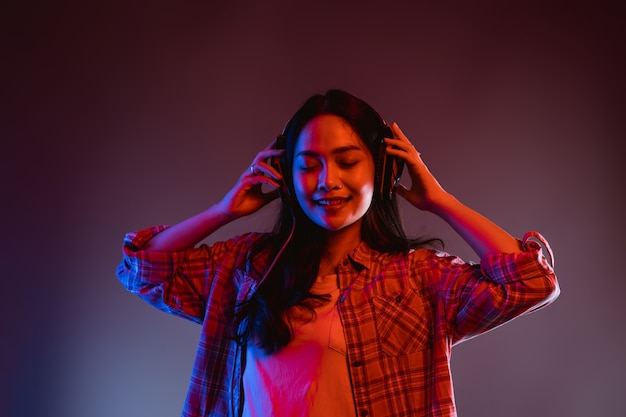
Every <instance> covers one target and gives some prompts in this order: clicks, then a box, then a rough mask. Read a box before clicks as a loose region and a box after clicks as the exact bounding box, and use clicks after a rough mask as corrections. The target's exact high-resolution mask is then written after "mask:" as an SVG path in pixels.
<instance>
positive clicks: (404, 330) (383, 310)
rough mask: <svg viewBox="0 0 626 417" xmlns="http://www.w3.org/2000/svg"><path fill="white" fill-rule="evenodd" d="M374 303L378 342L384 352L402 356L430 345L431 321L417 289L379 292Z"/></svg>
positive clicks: (424, 302)
mask: <svg viewBox="0 0 626 417" xmlns="http://www.w3.org/2000/svg"><path fill="white" fill-rule="evenodd" d="M373 305H374V317H375V324H376V332H377V333H378V341H379V343H380V346H381V349H382V351H383V352H384V353H385V354H387V355H389V356H398V355H404V354H409V353H413V352H418V351H420V350H424V349H426V348H428V347H429V346H430V343H431V327H432V320H431V315H430V312H429V309H428V307H427V304H426V300H424V297H423V296H422V295H421V294H420V292H419V290H417V289H414V288H411V289H406V290H400V291H396V292H393V293H390V294H385V295H378V296H375V297H374V298H373Z"/></svg>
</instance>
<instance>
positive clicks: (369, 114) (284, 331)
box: [234, 90, 443, 354]
mask: <svg viewBox="0 0 626 417" xmlns="http://www.w3.org/2000/svg"><path fill="white" fill-rule="evenodd" d="M322 114H332V115H336V116H339V117H341V118H343V119H344V120H346V121H347V122H348V123H349V124H350V126H351V127H352V128H353V129H354V131H355V132H356V133H357V134H358V135H359V137H360V138H361V140H362V141H363V142H364V143H365V144H366V145H367V147H368V148H369V150H370V152H371V154H372V156H373V157H374V161H377V160H378V157H379V153H380V152H381V151H382V147H381V146H380V140H381V132H382V130H383V127H384V126H385V122H384V120H383V119H382V118H381V117H380V115H379V114H378V113H377V112H376V111H375V110H374V109H373V108H372V107H371V106H370V105H369V104H367V103H366V102H364V101H363V100H361V99H359V98H357V97H355V96H353V95H351V94H349V93H347V92H345V91H342V90H329V91H327V92H326V94H324V95H321V94H317V95H314V96H312V97H310V98H309V99H308V100H306V102H305V103H304V104H303V105H302V107H301V108H300V109H299V110H298V111H297V112H296V114H295V115H294V116H293V117H292V118H291V119H290V121H289V123H288V124H287V126H286V127H285V130H284V132H283V136H284V138H283V140H284V142H285V143H284V146H285V150H286V152H285V158H284V160H283V163H282V169H283V176H284V181H285V185H286V187H287V189H286V192H284V193H283V196H282V204H281V210H280V213H279V215H278V218H277V221H276V223H275V225H274V231H273V233H272V236H271V237H270V239H269V240H268V241H267V242H265V244H263V245H259V247H258V248H256V249H253V250H268V247H267V246H268V245H269V246H270V247H271V249H270V250H273V251H274V253H278V251H279V249H280V248H281V247H282V245H283V243H284V242H285V241H286V240H287V239H288V237H289V236H290V234H291V233H292V228H293V235H292V237H291V240H290V241H289V243H288V244H287V246H286V247H285V249H284V252H283V253H282V255H281V256H280V258H279V259H278V260H277V262H276V265H275V266H274V268H273V269H272V271H270V273H269V275H268V276H267V279H266V280H265V281H264V282H263V283H262V284H261V285H260V286H259V288H258V289H257V291H256V292H255V293H254V295H252V297H250V299H249V300H247V301H246V302H245V303H243V304H241V305H239V306H237V311H236V315H235V323H234V326H235V327H234V329H235V334H236V337H237V339H238V340H239V341H241V342H247V341H249V340H253V342H254V343H255V344H257V346H258V347H260V348H262V349H263V350H264V351H265V352H266V353H268V354H270V353H273V352H275V351H277V350H279V349H280V348H282V347H284V346H285V345H287V344H288V343H289V341H290V340H291V338H292V336H293V329H292V326H291V323H290V321H289V318H288V317H287V314H286V312H287V310H288V309H290V308H292V307H294V306H301V307H304V308H305V309H306V310H308V311H309V312H310V313H311V315H310V316H311V318H314V311H313V309H314V308H315V306H316V305H318V304H319V303H323V302H324V301H325V300H326V299H327V298H326V297H324V296H323V295H322V296H321V295H318V294H312V293H311V287H312V286H313V283H314V282H315V280H316V278H317V274H318V268H319V263H320V260H321V257H322V251H323V249H324V245H325V233H324V230H323V229H322V228H321V227H320V226H318V225H316V224H315V223H313V222H312V221H311V220H310V219H309V218H308V217H307V216H306V214H305V213H304V212H303V210H302V208H301V207H300V205H299V204H298V202H297V200H296V198H293V197H290V196H293V195H294V185H293V177H292V166H293V159H294V150H295V147H296V142H297V140H298V138H299V136H300V132H301V131H302V129H303V128H304V127H305V125H306V124H307V123H308V122H310V121H311V120H312V119H313V118H315V117H316V116H319V115H322ZM377 165H379V164H377ZM376 169H380V167H379V166H377V167H376ZM378 187H380V185H379V184H378V183H376V184H375V187H374V198H373V201H372V204H371V206H370V208H369V210H368V211H367V213H366V214H365V216H364V218H363V222H362V226H361V238H362V240H363V241H364V242H365V243H366V244H367V245H369V246H370V247H371V248H373V249H376V250H378V251H381V252H406V251H408V250H410V249H413V248H417V247H442V246H443V242H442V241H441V240H439V239H410V238H408V237H407V236H406V234H405V232H404V228H403V226H402V221H401V218H400V214H399V211H398V203H397V200H396V196H395V194H394V195H393V197H392V199H391V200H388V199H383V198H381V197H380V195H379V194H380V193H379V190H378ZM294 222H295V227H294Z"/></svg>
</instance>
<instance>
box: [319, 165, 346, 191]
mask: <svg viewBox="0 0 626 417" xmlns="http://www.w3.org/2000/svg"><path fill="white" fill-rule="evenodd" d="M317 188H318V189H320V190H324V191H330V190H333V189H338V188H341V181H340V179H339V173H338V170H337V169H335V168H334V167H333V166H332V165H325V166H324V167H323V168H322V169H321V170H320V175H319V177H318V179H317Z"/></svg>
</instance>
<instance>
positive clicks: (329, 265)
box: [319, 221, 361, 275]
mask: <svg viewBox="0 0 626 417" xmlns="http://www.w3.org/2000/svg"><path fill="white" fill-rule="evenodd" d="M359 243H361V224H360V221H359V222H358V223H355V224H353V225H350V226H348V227H345V228H343V229H341V230H337V231H332V232H331V231H329V232H327V234H326V247H325V248H324V252H323V253H322V259H321V261H320V269H319V275H327V274H334V273H336V272H337V265H338V264H339V261H341V260H342V259H343V258H344V257H345V256H346V255H347V254H348V253H350V252H351V251H352V250H353V249H354V248H356V247H357V246H358V245H359Z"/></svg>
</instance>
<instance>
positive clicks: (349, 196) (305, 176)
mask: <svg viewBox="0 0 626 417" xmlns="http://www.w3.org/2000/svg"><path fill="white" fill-rule="evenodd" d="M374 169H375V167H374V159H373V157H372V154H371V152H370V151H369V149H368V148H367V146H366V145H365V144H364V143H363V141H362V140H361V138H360V137H359V135H358V134H357V133H356V132H355V131H354V130H353V129H352V127H351V126H350V125H349V124H348V122H346V121H345V120H344V119H342V118H341V117H339V116H335V115H329V114H325V115H320V116H316V117H315V118H314V119H312V120H311V121H310V122H309V123H307V124H306V125H305V126H304V128H303V129H302V132H300V136H299V137H298V141H297V143H296V147H295V152H294V160H293V184H294V190H295V195H296V198H297V200H298V202H299V203H300V206H301V207H302V210H303V211H304V213H305V214H306V215H307V216H308V217H309V218H310V219H311V220H312V221H313V222H314V223H316V224H317V225H319V226H321V227H323V228H325V229H327V230H329V231H337V230H342V229H344V228H346V227H359V228H360V223H361V219H362V218H363V215H365V213H366V212H367V210H368V208H369V206H370V204H371V202H372V196H373V194H374Z"/></svg>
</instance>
